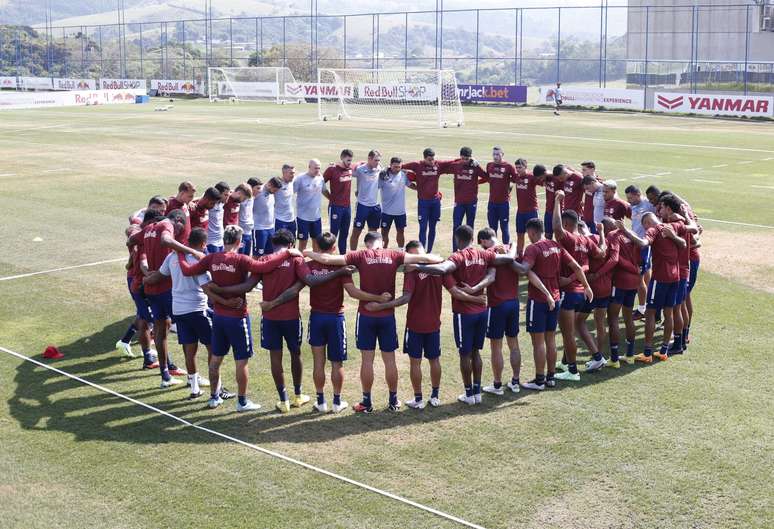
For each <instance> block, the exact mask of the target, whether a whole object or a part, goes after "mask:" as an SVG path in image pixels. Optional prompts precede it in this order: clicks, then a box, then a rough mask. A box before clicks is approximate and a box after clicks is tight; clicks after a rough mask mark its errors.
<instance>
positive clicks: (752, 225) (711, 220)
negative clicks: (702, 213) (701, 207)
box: [699, 217, 774, 229]
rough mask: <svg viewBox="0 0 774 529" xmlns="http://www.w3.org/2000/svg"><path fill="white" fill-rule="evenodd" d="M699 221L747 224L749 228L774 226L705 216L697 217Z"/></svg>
mask: <svg viewBox="0 0 774 529" xmlns="http://www.w3.org/2000/svg"><path fill="white" fill-rule="evenodd" d="M699 220H700V222H704V221H709V222H720V223H721V224H733V225H735V226H749V227H751V228H771V229H774V226H766V225H765V224H749V223H747V222H733V221H730V220H720V219H708V218H705V217H702V218H700V219H699Z"/></svg>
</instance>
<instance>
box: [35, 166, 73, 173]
mask: <svg viewBox="0 0 774 529" xmlns="http://www.w3.org/2000/svg"><path fill="white" fill-rule="evenodd" d="M69 170H70V169H69V168H67V167H60V168H59V169H45V170H43V171H41V173H62V172H64V171H69Z"/></svg>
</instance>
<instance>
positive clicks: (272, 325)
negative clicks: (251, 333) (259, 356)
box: [261, 318, 304, 353]
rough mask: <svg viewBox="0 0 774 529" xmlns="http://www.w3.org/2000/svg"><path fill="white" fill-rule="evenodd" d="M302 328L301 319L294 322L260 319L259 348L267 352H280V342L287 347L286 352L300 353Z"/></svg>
mask: <svg viewBox="0 0 774 529" xmlns="http://www.w3.org/2000/svg"><path fill="white" fill-rule="evenodd" d="M303 335H304V326H303V325H302V324H301V318H298V319H295V320H267V319H266V318H261V347H262V348H264V349H266V350H267V351H281V350H282V341H283V340H285V343H286V344H287V346H288V351H290V352H291V353H298V352H300V351H301V337H302V336H303Z"/></svg>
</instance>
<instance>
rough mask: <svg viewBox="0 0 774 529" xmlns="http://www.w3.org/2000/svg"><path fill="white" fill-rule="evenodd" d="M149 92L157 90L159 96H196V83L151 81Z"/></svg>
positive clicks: (163, 80)
mask: <svg viewBox="0 0 774 529" xmlns="http://www.w3.org/2000/svg"><path fill="white" fill-rule="evenodd" d="M150 87H151V90H157V91H158V92H159V93H160V94H198V93H199V91H198V90H197V89H196V83H194V82H193V81H192V80H181V79H152V80H151V82H150Z"/></svg>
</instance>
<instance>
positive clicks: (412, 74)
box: [317, 68, 464, 127]
mask: <svg viewBox="0 0 774 529" xmlns="http://www.w3.org/2000/svg"><path fill="white" fill-rule="evenodd" d="M317 82H318V85H319V86H320V87H321V91H322V87H326V86H327V87H330V88H329V89H328V90H327V91H326V92H327V93H328V94H329V95H328V96H326V97H322V96H321V97H319V98H318V100H317V113H318V117H319V119H321V120H323V121H327V120H336V119H368V120H375V119H387V120H398V121H402V122H420V123H428V122H431V123H435V124H436V125H438V126H439V127H447V126H457V127H461V126H462V125H463V124H464V117H463V113H462V105H461V103H460V98H459V93H458V91H457V79H456V77H455V74H454V70H418V69H417V70H402V69H395V70H385V69H351V68H349V69H335V68H320V69H319V70H318V73H317Z"/></svg>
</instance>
